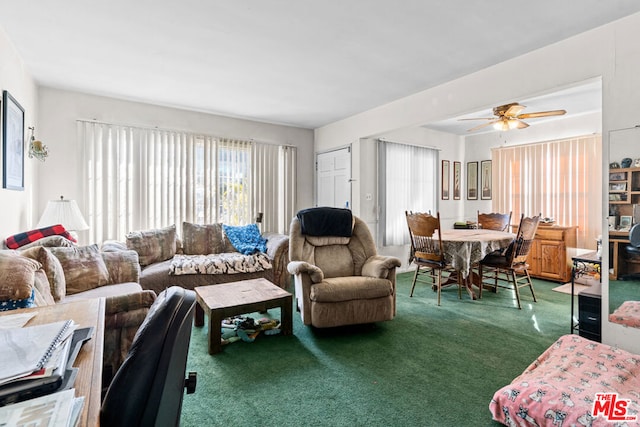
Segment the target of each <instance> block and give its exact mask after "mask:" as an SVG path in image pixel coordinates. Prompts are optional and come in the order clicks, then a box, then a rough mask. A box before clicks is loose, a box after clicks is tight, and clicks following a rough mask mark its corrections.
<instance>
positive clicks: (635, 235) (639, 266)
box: [620, 224, 640, 280]
mask: <svg viewBox="0 0 640 427" xmlns="http://www.w3.org/2000/svg"><path fill="white" fill-rule="evenodd" d="M624 260H625V262H626V269H627V274H625V275H624V276H622V277H620V279H622V280H640V224H635V225H634V226H633V227H631V230H630V231H629V244H628V245H627V246H625V248H624Z"/></svg>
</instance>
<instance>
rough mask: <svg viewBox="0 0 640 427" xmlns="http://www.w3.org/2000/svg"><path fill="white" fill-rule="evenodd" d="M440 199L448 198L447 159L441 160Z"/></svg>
mask: <svg viewBox="0 0 640 427" xmlns="http://www.w3.org/2000/svg"><path fill="white" fill-rule="evenodd" d="M442 200H449V160H443V161H442Z"/></svg>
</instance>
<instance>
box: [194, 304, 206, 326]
mask: <svg viewBox="0 0 640 427" xmlns="http://www.w3.org/2000/svg"><path fill="white" fill-rule="evenodd" d="M193 325H194V326H204V310H203V309H202V306H201V305H200V304H196V312H195V315H194V318H193Z"/></svg>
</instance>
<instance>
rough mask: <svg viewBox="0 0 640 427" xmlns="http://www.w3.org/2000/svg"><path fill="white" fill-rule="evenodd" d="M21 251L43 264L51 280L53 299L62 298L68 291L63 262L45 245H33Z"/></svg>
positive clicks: (58, 299)
mask: <svg viewBox="0 0 640 427" xmlns="http://www.w3.org/2000/svg"><path fill="white" fill-rule="evenodd" d="M20 253H21V254H22V255H24V256H26V257H28V258H31V259H34V260H36V261H38V262H39V263H40V264H42V269H43V270H44V272H45V273H46V275H47V279H48V280H49V286H50V288H51V295H52V296H53V299H54V300H55V301H60V300H62V299H63V298H64V296H65V294H66V293H67V284H66V281H65V278H64V270H62V264H60V261H59V260H58V258H57V257H56V256H55V255H53V254H52V253H51V251H50V250H49V249H47V248H45V247H43V246H33V247H31V248H29V249H26V250H23V251H21V252H20Z"/></svg>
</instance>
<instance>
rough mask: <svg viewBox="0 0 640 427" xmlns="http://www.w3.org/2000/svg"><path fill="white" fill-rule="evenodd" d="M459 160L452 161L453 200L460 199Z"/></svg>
mask: <svg viewBox="0 0 640 427" xmlns="http://www.w3.org/2000/svg"><path fill="white" fill-rule="evenodd" d="M460 168H461V166H460V162H453V200H460V174H461V172H460Z"/></svg>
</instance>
